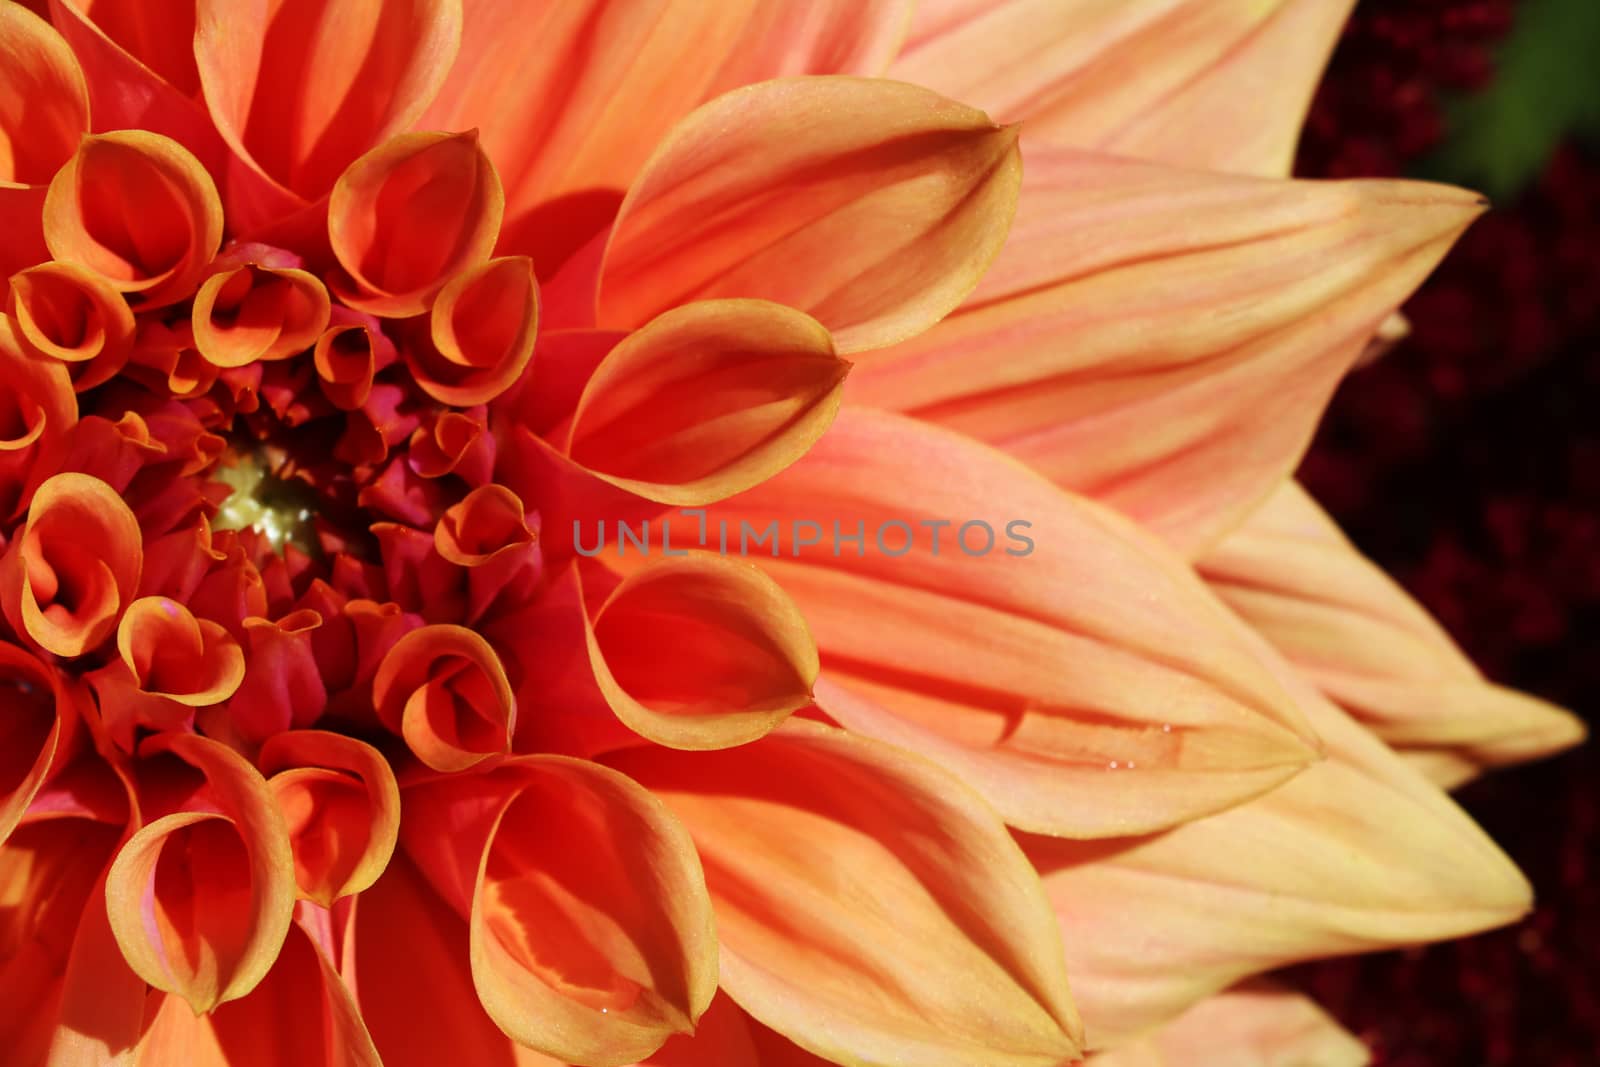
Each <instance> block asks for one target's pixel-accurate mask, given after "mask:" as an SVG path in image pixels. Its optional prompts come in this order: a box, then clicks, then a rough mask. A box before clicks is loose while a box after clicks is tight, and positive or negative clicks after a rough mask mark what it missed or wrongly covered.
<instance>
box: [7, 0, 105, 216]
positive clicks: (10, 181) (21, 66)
mask: <svg viewBox="0 0 1600 1067" xmlns="http://www.w3.org/2000/svg"><path fill="white" fill-rule="evenodd" d="M88 132H89V89H88V86H87V85H86V84H85V83H84V80H83V71H82V70H81V69H80V68H79V66H78V60H77V59H76V57H74V56H73V54H72V49H70V48H68V47H67V42H66V41H64V40H62V38H61V35H60V34H59V33H57V32H56V31H55V29H53V28H52V27H51V25H50V24H49V23H48V22H46V21H45V20H44V19H42V18H40V17H39V16H38V15H35V14H34V13H33V12H31V11H29V10H28V9H27V8H25V7H23V6H22V5H21V4H6V5H5V6H3V7H0V187H10V188H19V187H26V186H37V185H47V184H49V182H50V179H51V178H52V177H53V176H54V175H55V172H56V170H57V169H58V168H59V167H60V166H61V165H62V164H63V163H65V162H66V161H67V160H69V159H71V158H72V154H73V153H74V152H75V151H77V148H78V139H79V138H80V137H82V136H83V135H84V134H86V133H88ZM9 240H10V235H9V234H8V235H7V241H8V242H9Z"/></svg>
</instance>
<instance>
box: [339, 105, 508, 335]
mask: <svg viewBox="0 0 1600 1067" xmlns="http://www.w3.org/2000/svg"><path fill="white" fill-rule="evenodd" d="M504 207H505V198H504V196H503V195H502V194H501V191H500V180H499V179H498V178H496V177H495V173H494V167H493V166H492V165H491V164H490V162H489V159H488V157H487V156H485V155H484V154H483V149H482V148H481V147H480V146H479V144H478V138H477V134H475V133H463V134H447V133H407V134H401V135H400V136H398V137H394V138H391V139H390V140H388V141H385V142H384V143H383V144H381V145H379V146H378V147H377V148H374V149H373V150H372V151H370V152H368V153H367V154H366V155H364V156H362V157H361V158H360V159H358V160H356V161H355V162H354V163H352V164H350V166H349V168H348V169H347V170H346V171H345V172H344V173H343V174H341V175H340V176H339V180H338V182H337V184H335V185H334V187H333V192H332V194H331V195H330V196H329V198H328V237H329V239H330V240H331V241H332V244H333V253H334V255H335V256H337V257H338V259H339V263H340V265H341V266H343V268H344V270H345V271H346V272H347V273H348V275H349V278H348V279H347V280H344V279H340V278H339V277H337V276H336V277H335V278H334V279H333V282H332V284H333V287H334V292H335V295H337V296H338V297H339V299H340V300H342V301H343V302H344V303H346V304H348V305H349V306H351V307H353V308H355V309H356V310H358V311H368V312H371V313H372V314H375V315H386V316H391V317H396V318H405V317H408V316H411V315H416V314H419V313H421V312H422V311H425V310H427V308H428V304H429V302H430V301H431V300H432V299H433V298H434V296H435V295H436V294H438V293H439V291H440V290H441V289H443V288H444V287H445V286H446V284H447V283H449V282H450V280H451V279H452V278H453V277H454V276H456V275H457V274H459V273H460V272H461V271H463V270H465V269H467V268H470V267H473V266H476V265H478V264H480V263H482V262H483V261H484V260H485V259H487V258H488V256H489V251H490V249H492V248H493V247H494V241H495V236H496V234H498V233H499V231H500V216H501V213H502V211H503V210H504ZM419 218H423V219H427V220H428V225H426V226H419V225H417V224H416V220H417V219H419ZM463 284H466V283H463ZM489 295H491V296H493V295H496V293H495V292H494V291H491V292H490V294H489ZM500 295H503V294H500Z"/></svg>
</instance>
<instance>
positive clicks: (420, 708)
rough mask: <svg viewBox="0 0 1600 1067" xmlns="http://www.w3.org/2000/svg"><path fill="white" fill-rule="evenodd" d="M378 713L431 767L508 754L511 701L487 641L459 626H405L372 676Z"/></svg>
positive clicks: (448, 768) (455, 767)
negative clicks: (406, 631) (405, 631)
mask: <svg viewBox="0 0 1600 1067" xmlns="http://www.w3.org/2000/svg"><path fill="white" fill-rule="evenodd" d="M372 700H373V705H374V707H375V708H376V709H377V713H378V718H379V719H380V720H381V721H382V722H383V724H384V725H385V726H386V727H388V728H389V729H390V730H391V731H393V732H394V733H396V734H399V735H400V736H401V737H403V738H405V742H406V744H407V745H409V746H410V747H411V751H412V752H413V753H414V754H415V755H416V757H417V758H418V759H420V760H421V761H422V762H423V763H426V764H427V765H428V766H429V767H432V768H433V769H434V770H436V771H444V772H446V773H451V772H455V771H463V770H466V769H467V768H468V767H471V766H472V765H474V764H476V763H481V762H482V761H483V760H485V759H488V758H489V757H491V756H496V755H501V754H503V753H507V752H509V751H511V735H512V733H513V732H514V731H515V729H516V720H517V704H516V698H515V697H514V696H513V695H512V692H511V683H510V682H508V681H507V680H506V671H505V667H504V666H503V665H502V664H501V662H500V656H499V655H498V654H497V653H496V652H495V650H494V649H493V648H492V647H491V646H490V644H489V642H487V641H485V640H484V639H483V638H482V637H480V636H478V634H477V633H476V632H474V631H472V630H468V629H467V628H466V627H464V626H456V625H454V624H449V623H441V624H439V625H434V626H423V627H421V628H420V629H416V630H412V631H411V632H410V633H408V634H406V635H405V636H404V637H402V638H400V640H398V641H396V642H395V643H394V645H393V646H391V647H390V649H389V651H388V652H387V653H385V654H384V657H383V662H382V663H381V664H379V665H378V673H377V674H376V675H375V676H374V677H373V680H372Z"/></svg>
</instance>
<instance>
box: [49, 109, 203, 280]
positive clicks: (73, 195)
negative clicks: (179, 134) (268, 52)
mask: <svg viewBox="0 0 1600 1067" xmlns="http://www.w3.org/2000/svg"><path fill="white" fill-rule="evenodd" d="M44 236H45V241H46V242H47V243H48V244H49V246H50V253H51V255H53V256H54V257H55V258H56V259H58V260H62V261H65V262H69V263H76V264H78V265H80V266H83V267H86V268H88V269H89V270H90V271H92V272H94V273H95V274H97V275H99V276H100V277H102V278H104V279H105V280H106V282H108V283H109V284H110V286H111V287H112V288H113V289H115V290H116V291H117V292H119V293H123V294H125V295H126V296H127V297H128V299H129V301H130V302H132V303H133V304H135V306H137V307H140V308H153V307H161V306H164V305H167V304H173V303H177V302H178V301H180V300H183V299H184V298H186V297H189V296H191V295H193V293H194V291H195V287H196V286H197V285H198V284H199V283H200V279H201V278H202V277H203V276H204V275H205V271H206V268H207V267H208V266H209V265H210V263H211V257H212V256H213V255H214V254H215V253H216V251H217V246H218V245H219V244H220V243H221V240H222V204H221V202H220V201H219V200H218V199H217V189H216V186H215V185H214V184H213V183H212V180H211V176H210V175H209V174H207V173H206V170H205V168H204V167H203V166H201V165H200V161H199V160H197V159H195V157H194V156H193V155H191V154H190V153H189V151H188V150H187V149H186V148H184V147H183V146H182V145H180V144H178V143H177V142H176V141H173V140H171V139H170V138H167V137H163V136H161V135H159V134H153V133H147V132H145V131H142V130H118V131H116V132H113V133H101V134H94V135H92V136H88V137H85V138H84V139H83V140H82V141H81V142H80V143H79V145H78V150H77V152H76V153H75V154H74V155H73V156H72V158H71V159H69V160H68V161H67V163H66V164H65V165H64V166H63V167H62V168H61V170H60V171H58V172H57V173H56V175H55V177H54V178H53V179H52V180H51V182H50V191H49V192H48V193H47V194H46V196H45V202H44Z"/></svg>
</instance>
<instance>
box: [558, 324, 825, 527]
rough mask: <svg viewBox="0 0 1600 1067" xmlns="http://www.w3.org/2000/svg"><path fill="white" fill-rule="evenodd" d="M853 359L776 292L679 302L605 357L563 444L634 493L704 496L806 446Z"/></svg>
mask: <svg viewBox="0 0 1600 1067" xmlns="http://www.w3.org/2000/svg"><path fill="white" fill-rule="evenodd" d="M849 369H850V364H848V363H846V362H845V361H844V360H842V359H840V358H839V357H838V356H837V355H836V354H835V352H834V345H833V340H832V338H830V337H829V336H828V331H827V330H825V329H823V327H822V326H821V325H820V324H819V323H818V322H817V321H816V320H815V319H813V318H811V317H809V316H807V315H805V314H803V313H801V312H799V311H795V310H793V309H792V308H787V307H784V306H783V305H781V304H774V303H770V302H768V301H765V300H708V301H700V302H697V303H693V304H688V305H686V306H684V307H679V308H674V309H672V310H670V311H667V312H664V313H663V314H661V315H660V316H658V317H656V318H655V319H652V320H651V321H650V322H649V323H648V324H646V325H645V326H643V327H642V328H640V329H639V330H636V331H634V332H633V333H631V334H629V335H628V336H627V337H626V338H624V339H623V340H622V342H621V343H620V344H618V345H617V346H616V347H615V348H613V349H612V350H611V351H610V352H609V353H608V354H607V355H606V356H605V358H604V359H602V360H601V361H600V364H599V366H598V367H597V368H596V369H595V371H594V373H593V375H592V376H591V377H590V378H589V381H588V384H587V385H586V386H585V387H584V389H583V392H582V395H581V396H580V397H579V399H578V403H577V410H576V411H575V412H574V414H573V416H572V420H571V423H570V425H569V428H568V432H567V434H566V440H567V446H566V452H567V455H568V456H569V457H570V458H571V459H572V460H573V461H574V462H576V463H578V464H580V465H581V466H583V467H584V468H585V469H587V470H588V471H589V472H591V473H593V474H595V475H597V476H598V477H600V478H603V479H604V480H606V481H608V482H610V483H611V484H613V485H615V486H617V487H618V488H621V489H624V490H626V491H628V492H630V493H632V494H634V495H636V496H641V497H644V498H646V499H648V500H654V501H658V502H661V503H666V504H685V505H693V504H706V503H711V502H714V501H717V500H721V499H723V498H724V497H728V496H732V495H733V494H734V493H737V492H739V491H741V490H743V489H748V488H750V487H751V486H753V485H757V484H759V483H761V482H763V481H765V480H766V479H767V478H770V477H771V476H772V475H774V474H776V473H777V472H778V471H780V470H782V469H783V468H784V467H787V466H788V465H789V464H791V463H793V462H794V461H795V460H796V459H798V458H799V457H800V456H801V455H803V454H804V453H805V450H806V449H807V448H809V447H810V446H811V445H812V444H813V443H815V441H816V440H817V439H818V438H819V437H821V436H822V434H823V433H824V431H826V430H827V428H828V425H829V423H831V422H832V421H833V416H834V414H835V413H836V412H837V411H838V409H839V399H840V395H841V390H842V386H843V383H844V378H845V374H846V373H847V372H848V371H849Z"/></svg>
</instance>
